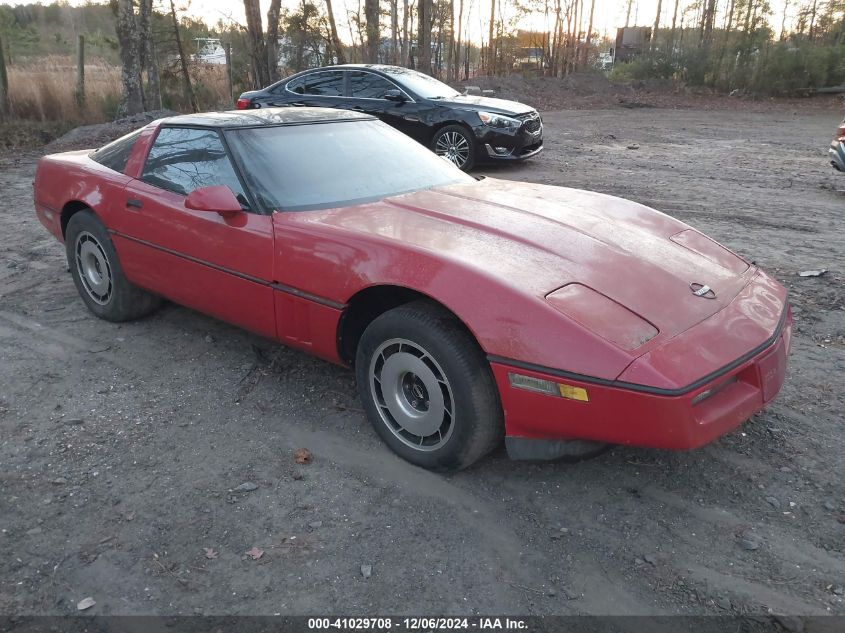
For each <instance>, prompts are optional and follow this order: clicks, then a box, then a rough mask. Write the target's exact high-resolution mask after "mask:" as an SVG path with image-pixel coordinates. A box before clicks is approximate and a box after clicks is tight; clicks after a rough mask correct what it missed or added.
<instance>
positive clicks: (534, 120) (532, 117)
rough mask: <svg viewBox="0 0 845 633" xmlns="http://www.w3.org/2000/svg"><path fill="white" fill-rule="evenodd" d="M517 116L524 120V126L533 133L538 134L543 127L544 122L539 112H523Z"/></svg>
mask: <svg viewBox="0 0 845 633" xmlns="http://www.w3.org/2000/svg"><path fill="white" fill-rule="evenodd" d="M517 118H518V119H519V120H521V121H522V128H523V129H524V130H525V131H526V132H530V133H531V134H536V133H537V132H539V131H540V130H541V129H542V128H543V122H542V121H541V120H540V115H539V114H538V113H537V112H529V113H528V114H521V115H520V116H518V117H517Z"/></svg>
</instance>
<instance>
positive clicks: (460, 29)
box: [455, 0, 464, 81]
mask: <svg viewBox="0 0 845 633" xmlns="http://www.w3.org/2000/svg"><path fill="white" fill-rule="evenodd" d="M463 28H464V0H459V2H458V34H457V38H456V39H455V81H457V80H458V78H459V77H460V76H461V35H462V33H463Z"/></svg>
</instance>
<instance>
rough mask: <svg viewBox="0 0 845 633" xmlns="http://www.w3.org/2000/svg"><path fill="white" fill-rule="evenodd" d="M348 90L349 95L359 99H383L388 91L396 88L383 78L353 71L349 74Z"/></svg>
mask: <svg viewBox="0 0 845 633" xmlns="http://www.w3.org/2000/svg"><path fill="white" fill-rule="evenodd" d="M349 89H350V93H351V95H352V96H353V97H358V98H359V99H384V94H385V93H386V92H387V91H388V90H397V89H398V88H397V87H396V86H395V85H394V84H392V83H391V82H389V81H388V80H387V79H385V78H384V77H379V76H378V75H374V74H373V73H366V72H360V71H355V72H351V73H349Z"/></svg>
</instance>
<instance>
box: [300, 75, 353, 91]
mask: <svg viewBox="0 0 845 633" xmlns="http://www.w3.org/2000/svg"><path fill="white" fill-rule="evenodd" d="M302 79H303V83H304V86H303V92H302V94H306V95H319V96H321V97H342V96H343V72H341V71H339V70H329V71H324V72H319V73H312V74H310V75H306V76H305V77H303V78H302Z"/></svg>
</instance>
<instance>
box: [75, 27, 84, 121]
mask: <svg viewBox="0 0 845 633" xmlns="http://www.w3.org/2000/svg"><path fill="white" fill-rule="evenodd" d="M75 96H76V105H77V107H79V108H80V109H82V108H84V107H85V36H84V35H80V36H79V39H77V41H76V94H75Z"/></svg>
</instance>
